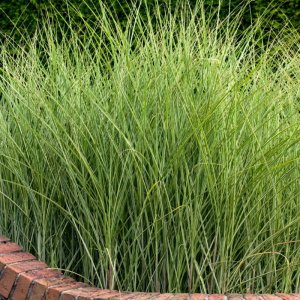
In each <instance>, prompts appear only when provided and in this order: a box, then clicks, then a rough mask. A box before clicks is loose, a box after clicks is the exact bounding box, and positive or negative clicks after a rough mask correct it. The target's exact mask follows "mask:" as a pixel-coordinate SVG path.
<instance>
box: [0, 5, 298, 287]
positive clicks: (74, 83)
mask: <svg viewBox="0 0 300 300" xmlns="http://www.w3.org/2000/svg"><path fill="white" fill-rule="evenodd" d="M91 13H93V12H91ZM94 14H95V16H94V17H97V18H96V19H97V22H96V23H95V26H90V25H89V24H88V23H86V24H85V28H84V31H83V30H82V29H80V28H79V27H78V26H77V27H76V24H73V23H72V20H66V21H65V22H66V23H65V24H64V25H62V26H61V27H59V26H57V24H56V23H55V22H54V21H53V20H51V19H45V22H44V24H41V25H40V28H39V30H37V32H36V34H35V35H34V36H32V37H29V38H28V37H27V36H26V34H25V33H24V39H21V41H20V42H19V43H18V44H13V42H11V41H10V39H9V38H8V39H6V41H4V42H3V43H2V44H1V48H0V56H1V67H0V107H1V110H0V233H1V234H6V235H8V236H9V237H11V238H13V239H14V240H16V241H18V242H19V243H20V244H21V245H23V246H24V247H25V248H26V249H28V250H30V251H32V252H33V253H35V254H37V255H38V257H39V258H40V259H45V260H46V261H47V262H48V263H49V264H50V265H51V266H52V267H59V268H62V269H64V270H68V271H69V272H70V274H75V275H76V274H77V275H76V276H77V277H78V278H79V277H80V278H81V276H82V280H85V281H88V282H92V283H94V284H95V285H97V286H99V287H103V288H104V287H105V288H112V289H121V290H132V291H161V292H165V291H168V292H205V293H212V292H222V293H223V292H240V293H244V292H249V291H252V292H257V293H259V292H274V291H286V292H293V291H296V290H299V287H300V268H299V264H300V248H299V243H300V214H299V212H300V184H299V183H300V168H299V167H300V166H299V157H300V124H299V120H300V119H299V118H300V114H299V97H300V88H299V87H300V85H299V83H300V57H299V50H298V49H299V46H300V43H299V34H298V33H295V32H293V31H292V30H290V33H289V34H287V33H286V32H287V31H286V30H285V34H284V35H282V36H281V35H278V36H277V37H276V39H272V40H268V38H267V36H266V35H267V34H266V35H265V36H263V35H262V31H261V30H260V28H261V25H260V23H259V21H258V22H257V23H256V24H253V26H251V27H250V28H249V29H247V31H246V32H243V34H241V33H240V31H239V30H238V25H239V19H240V14H239V12H236V13H235V14H233V15H232V16H228V19H226V20H220V19H218V17H217V15H218V14H217V12H215V14H214V15H209V16H207V14H205V12H204V11H203V7H202V6H201V5H199V6H198V8H196V9H195V10H190V9H189V7H188V6H183V7H181V9H178V10H175V12H173V13H172V14H171V13H169V12H168V11H167V10H166V11H164V12H162V11H160V10H159V9H158V8H157V10H156V14H154V15H150V14H148V16H147V17H146V19H145V16H144V17H143V18H142V17H141V16H140V15H139V13H138V8H135V9H133V10H132V13H131V14H130V15H129V16H128V21H127V23H126V24H124V22H123V23H122V24H121V23H119V22H118V20H117V19H115V18H114V17H113V15H112V14H111V13H110V12H109V11H107V10H106V9H105V7H101V9H100V10H99V11H98V12H94ZM211 14H213V12H212V13H211ZM83 23H85V20H83ZM79 274H80V275H79Z"/></svg>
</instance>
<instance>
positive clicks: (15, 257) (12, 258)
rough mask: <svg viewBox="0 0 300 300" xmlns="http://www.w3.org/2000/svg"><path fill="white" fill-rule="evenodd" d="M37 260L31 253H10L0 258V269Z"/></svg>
mask: <svg viewBox="0 0 300 300" xmlns="http://www.w3.org/2000/svg"><path fill="white" fill-rule="evenodd" d="M35 259H36V258H35V257H34V256H33V255H32V254H29V253H23V252H18V253H8V254H5V255H2V256H0V269H1V267H4V266H5V265H8V264H13V263H17V262H21V261H29V260H35Z"/></svg>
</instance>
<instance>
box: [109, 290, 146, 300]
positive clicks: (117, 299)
mask: <svg viewBox="0 0 300 300" xmlns="http://www.w3.org/2000/svg"><path fill="white" fill-rule="evenodd" d="M145 294H146V293H138V292H136V293H130V292H123V293H122V292H120V293H119V294H118V295H116V296H111V298H108V299H110V300H131V299H139V297H143V296H144V295H145Z"/></svg>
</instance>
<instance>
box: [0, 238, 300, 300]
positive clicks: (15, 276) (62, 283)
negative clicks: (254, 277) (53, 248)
mask: <svg viewBox="0 0 300 300" xmlns="http://www.w3.org/2000/svg"><path fill="white" fill-rule="evenodd" d="M102 299H103V300H104V299H107V300H131V299H134V300H300V294H283V293H277V294H273V295H271V294H260V295H253V294H225V295H223V294H210V295H207V294H170V293H165V294H159V293H140V292H136V293H132V292H119V291H113V290H104V289H98V288H93V287H90V286H88V285H87V284H85V283H81V282H76V281H75V280H74V279H73V278H71V277H68V276H64V275H63V273H61V272H60V271H57V270H54V269H51V268H49V267H48V266H47V265H46V264H45V263H44V262H41V261H38V260H37V259H36V258H35V257H34V256H33V255H32V254H30V253H26V252H24V251H23V250H22V248H21V247H19V246H18V245H17V244H15V243H13V242H11V241H10V240H9V239H8V238H6V237H3V236H0V300H102Z"/></svg>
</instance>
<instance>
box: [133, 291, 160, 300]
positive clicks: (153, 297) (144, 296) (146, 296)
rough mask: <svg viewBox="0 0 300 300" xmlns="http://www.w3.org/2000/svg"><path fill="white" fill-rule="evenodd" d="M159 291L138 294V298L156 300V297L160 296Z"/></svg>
mask: <svg viewBox="0 0 300 300" xmlns="http://www.w3.org/2000/svg"><path fill="white" fill-rule="evenodd" d="M159 295H160V294H159V293H144V294H140V295H138V296H136V298H134V299H137V300H156V297H157V296H159Z"/></svg>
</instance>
